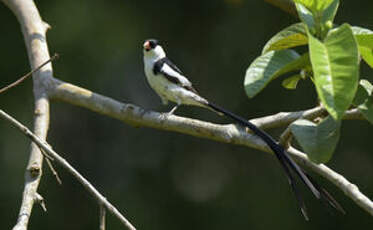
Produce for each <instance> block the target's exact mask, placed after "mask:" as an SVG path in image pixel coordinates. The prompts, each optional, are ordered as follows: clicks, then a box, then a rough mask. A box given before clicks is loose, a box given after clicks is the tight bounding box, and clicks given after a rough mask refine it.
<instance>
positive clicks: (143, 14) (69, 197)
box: [0, 0, 373, 230]
mask: <svg viewBox="0 0 373 230" xmlns="http://www.w3.org/2000/svg"><path fill="white" fill-rule="evenodd" d="M36 4H37V6H38V8H39V11H40V14H41V16H42V18H43V19H44V20H45V21H46V22H48V23H49V24H50V25H51V27H52V29H51V30H50V31H49V32H48V33H47V39H48V45H49V48H50V52H51V53H54V52H58V53H59V54H61V58H60V59H59V60H58V61H56V62H55V63H54V64H53V66H54V71H55V76H56V77H58V78H60V79H62V80H64V81H67V82H70V83H73V84H76V85H78V86H82V87H84V88H87V89H90V90H92V91H94V92H97V93H100V94H103V95H106V96H109V97H112V98H114V99H116V100H119V101H122V102H128V103H133V104H136V105H139V106H142V107H144V108H147V109H153V110H156V111H169V109H170V108H171V106H169V107H165V106H162V105H161V103H160V99H159V98H158V96H157V95H156V94H155V93H154V92H153V91H152V90H151V89H150V87H149V86H148V85H147V83H146V80H145V76H144V73H143V63H142V43H143V41H144V40H145V39H147V38H157V39H159V40H160V41H161V42H162V45H163V46H164V48H165V49H166V52H167V54H168V56H169V57H170V58H171V59H172V60H173V61H174V62H175V63H177V65H178V66H179V67H180V68H181V69H182V70H183V71H184V72H185V73H186V74H187V76H188V77H189V79H190V80H191V81H192V82H193V83H194V86H195V88H197V89H198V90H199V92H200V93H201V94H202V95H204V96H205V97H206V98H209V99H210V100H212V101H215V102H216V103H218V104H221V105H223V106H224V107H226V108H228V109H230V110H232V111H234V112H237V113H238V114H240V115H242V116H244V117H247V118H254V117H260V116H264V115H270V114H274V113H277V112H280V111H295V110H303V109H308V108H311V107H313V106H315V104H316V102H317V98H316V93H315V90H314V89H313V86H312V84H311V83H310V82H309V81H302V82H300V83H299V85H298V89H297V90H295V91H289V90H286V89H284V88H282V87H281V80H282V79H283V78H281V79H277V80H276V81H274V82H272V83H271V84H270V85H269V86H268V87H267V88H266V89H265V90H264V91H263V92H261V93H260V94H259V95H258V96H256V97H255V98H254V99H251V100H249V99H248V98H247V97H246V95H245V93H244V90H243V81H244V74H245V71H246V68H247V67H248V66H249V64H250V63H251V62H252V61H253V60H254V58H255V57H257V56H258V55H259V54H260V53H261V49H262V47H263V46H264V44H265V43H266V41H267V40H268V39H269V38H270V37H271V36H273V35H274V34H275V33H276V32H278V31H280V30H281V29H283V28H285V27H286V26H288V25H290V24H292V23H295V22H297V21H298V20H297V19H296V18H295V17H293V16H292V15H289V14H287V13H286V12H284V11H281V10H280V9H279V8H276V7H274V6H272V5H270V4H268V3H267V2H265V1H259V0H258V1H254V0H251V1H250V0H246V1H245V0H215V1H187V0H183V1H174V0H164V1H149V0H147V1H145V0H144V1H136V0H127V1H119V0H117V1H114V0H112V1H97V0H80V1H74V0H65V1H47V0H40V1H36ZM372 9H373V2H372V1H369V0H364V1H343V0H342V1H341V5H340V8H339V12H338V14H337V17H336V20H335V22H336V23H343V22H348V23H350V24H351V25H359V26H362V27H367V28H369V29H373V14H372ZM0 22H1V23H0V28H1V33H0V51H1V52H0V71H1V86H5V85H7V84H8V83H10V82H12V81H14V80H15V79H17V78H18V77H20V76H21V75H23V74H24V73H26V72H28V71H29V70H30V68H29V63H28V59H27V53H26V49H25V45H24V42H23V35H22V34H21V31H20V27H19V24H18V22H17V20H16V18H15V16H14V15H13V14H12V12H11V11H10V10H9V9H8V8H6V6H5V5H4V4H2V3H0ZM361 76H362V77H364V78H367V79H368V80H370V79H369V78H371V77H372V76H373V71H372V70H371V69H369V68H368V67H367V65H366V64H365V63H363V64H362V65H361ZM0 104H1V109H4V110H5V111H6V112H8V113H10V114H11V115H13V116H14V117H16V118H17V119H18V120H19V121H21V122H23V123H24V124H26V125H27V126H28V127H32V119H33V94H32V81H31V80H28V81H27V82H24V83H23V84H22V85H20V86H18V87H17V88H14V89H12V90H10V91H8V92H6V93H5V94H2V95H0ZM177 114H178V115H181V116H186V117H193V118H197V119H202V120H207V121H212V122H218V123H229V122H231V121H230V120H227V119H224V118H220V117H218V116H216V115H215V114H214V113H211V112H210V111H208V110H203V109H200V108H196V107H182V108H180V110H178V111H177ZM0 130H1V132H0V137H1V139H0V168H1V171H2V173H1V174H0V181H1V184H2V189H1V190H0V197H1V202H0V228H1V229H10V228H11V227H12V226H13V225H14V224H15V222H16V219H17V215H18V211H19V207H20V203H21V195H22V191H23V185H24V169H25V166H26V163H27V160H28V154H29V145H30V142H29V141H28V140H27V139H26V138H25V137H24V136H23V135H21V134H20V133H19V132H18V131H16V130H15V129H13V128H11V127H10V125H9V124H7V123H6V122H4V121H1V122H0ZM372 130H373V129H372V126H371V125H370V124H369V123H368V122H366V121H344V122H343V129H342V134H341V139H340V142H339V144H338V147H337V149H336V152H335V155H334V158H333V159H332V160H331V161H330V162H329V163H328V166H330V167H331V168H332V169H334V170H335V171H337V172H338V173H341V174H343V175H344V176H345V177H346V178H347V179H348V180H349V181H351V182H352V183H354V184H356V185H357V186H358V187H359V188H360V189H361V191H362V192H363V193H364V194H365V195H367V196H368V197H370V198H371V199H372V198H373V180H372V176H373V154H372V143H371V140H372V139H371V138H372V135H371V133H372ZM280 131H281V130H275V131H274V132H272V134H273V135H276V138H277V137H278V134H280ZM48 142H49V143H51V144H52V145H53V148H54V149H55V150H56V151H57V152H58V153H60V154H62V155H63V157H65V158H66V159H67V160H68V161H69V162H70V163H71V164H72V165H73V166H75V167H76V168H77V169H78V170H79V171H80V172H81V173H82V174H83V175H84V176H86V178H87V179H88V180H90V181H91V182H92V183H93V184H94V185H95V186H96V187H97V188H98V189H99V191H101V192H102V193H103V194H104V195H105V196H106V197H107V198H108V199H109V200H110V201H111V202H113V203H114V204H115V205H116V206H117V207H118V209H119V210H120V211H122V212H123V213H124V214H125V216H126V217H127V218H128V219H129V220H130V221H131V222H132V223H133V224H134V225H135V226H136V227H137V228H138V229H149V230H150V229H152V230H154V229H162V230H166V229H180V230H186V229H217V230H219V229H253V230H254V229H255V230H256V229H273V228H278V227H281V228H283V229H339V230H342V229H352V228H356V227H360V228H359V229H363V228H368V227H372V226H373V218H372V216H370V215H368V214H367V213H366V212H365V211H363V210H362V209H361V208H360V207H358V206H357V205H356V204H355V203H354V202H352V201H351V200H350V198H348V197H346V196H345V195H344V194H343V192H341V191H340V190H338V189H336V187H335V186H334V185H332V184H331V183H330V182H328V181H326V180H325V179H323V178H321V177H319V176H317V175H315V177H316V179H318V181H320V183H321V184H322V185H324V186H325V187H326V188H327V189H329V190H330V192H331V193H332V194H333V195H334V196H335V197H336V199H337V200H338V201H339V202H340V203H341V204H342V206H343V207H344V208H345V209H346V211H347V215H345V216H341V215H339V214H336V215H334V214H330V212H329V211H328V210H327V209H325V208H324V206H323V205H322V204H321V203H319V202H318V201H317V200H316V199H314V198H313V197H312V195H311V194H310V193H309V192H308V191H306V190H305V189H303V190H304V196H305V201H306V204H307V206H308V210H309V215H310V218H311V221H310V222H305V221H304V219H303V217H302V216H301V214H300V212H299V210H298V207H297V204H296V202H295V198H294V197H293V194H292V192H291V190H290V188H289V186H288V183H287V180H286V178H285V176H284V173H283V172H282V169H281V168H280V166H279V164H278V162H277V161H276V159H275V158H274V157H273V156H272V155H271V154H267V153H263V152H259V151H256V150H253V149H248V148H245V147H240V146H233V145H228V144H223V143H217V142H213V141H209V140H205V139H199V138H195V137H190V136H187V135H182V134H177V133H171V132H166V131H159V130H154V129H149V128H135V127H131V126H128V125H126V124H124V123H121V122H119V121H117V120H114V119H111V118H108V117H105V116H101V115H99V114H96V113H93V112H91V111H88V110H86V109H82V108H79V107H75V106H72V105H69V104H65V103H61V102H52V104H51V126H50V132H49V137H48ZM55 166H56V168H57V171H58V172H59V174H60V176H61V178H62V180H63V184H62V186H59V185H58V184H57V182H56V180H55V178H54V177H53V175H52V174H51V172H50V170H49V169H48V168H46V167H44V176H43V178H42V181H41V184H40V188H39V192H40V194H42V195H43V196H44V198H45V200H46V204H47V208H48V212H47V213H44V212H43V211H42V209H41V208H40V206H38V205H36V206H35V207H34V209H33V212H32V217H31V221H30V228H29V229H38V230H42V229H50V228H51V227H53V229H55V230H58V229H98V213H99V207H98V206H97V204H96V202H95V200H94V199H93V198H92V197H91V196H90V195H89V194H88V193H87V192H86V191H85V190H84V189H83V188H82V186H81V185H80V184H78V183H77V182H76V181H75V179H74V178H72V177H71V176H70V175H69V174H68V173H66V172H65V170H63V169H62V168H60V167H59V166H58V165H55ZM311 174H313V173H311ZM313 175H314V174H313ZM107 225H108V226H107V227H108V229H123V227H122V226H121V224H120V223H119V221H118V220H116V219H115V218H114V217H113V216H111V215H108V220H107Z"/></svg>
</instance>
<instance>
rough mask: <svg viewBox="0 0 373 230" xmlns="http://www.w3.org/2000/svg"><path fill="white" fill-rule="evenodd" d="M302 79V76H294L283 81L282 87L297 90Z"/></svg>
mask: <svg viewBox="0 0 373 230" xmlns="http://www.w3.org/2000/svg"><path fill="white" fill-rule="evenodd" d="M300 79H302V76H301V75H300V74H296V75H293V76H291V77H288V78H286V79H284V80H283V81H282V86H283V87H284V88H286V89H296V88H297V84H298V82H299V80H300Z"/></svg>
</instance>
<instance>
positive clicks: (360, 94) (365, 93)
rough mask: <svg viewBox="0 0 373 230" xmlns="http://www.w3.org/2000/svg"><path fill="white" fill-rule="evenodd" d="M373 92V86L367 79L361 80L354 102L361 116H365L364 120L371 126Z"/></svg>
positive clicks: (372, 121) (372, 119)
mask: <svg viewBox="0 0 373 230" xmlns="http://www.w3.org/2000/svg"><path fill="white" fill-rule="evenodd" d="M372 92H373V85H372V84H371V83H370V82H369V81H367V80H365V79H362V80H360V82H359V87H358V91H357V93H356V96H355V99H354V102H353V104H354V105H355V106H357V108H358V110H359V111H360V112H361V114H363V116H364V118H365V119H366V120H367V121H369V122H370V123H371V124H373V102H372Z"/></svg>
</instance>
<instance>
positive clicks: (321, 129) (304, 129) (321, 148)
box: [290, 116, 341, 163]
mask: <svg viewBox="0 0 373 230" xmlns="http://www.w3.org/2000/svg"><path fill="white" fill-rule="evenodd" d="M340 124H341V122H339V121H335V120H333V119H332V118H331V117H330V116H328V117H327V118H325V119H324V120H322V121H321V122H320V123H319V124H315V123H313V122H311V121H309V120H304V119H300V120H297V121H295V122H293V123H292V124H291V125H290V130H291V132H292V133H293V135H294V136H295V139H296V140H297V142H298V143H299V145H300V146H301V147H302V148H303V150H304V151H305V152H306V153H307V155H308V157H309V158H310V159H311V160H312V161H314V162H316V163H326V162H328V161H329V160H330V159H331V157H332V156H333V152H334V150H335V148H336V146H337V144H338V140H339V136H340Z"/></svg>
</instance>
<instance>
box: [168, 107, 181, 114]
mask: <svg viewBox="0 0 373 230" xmlns="http://www.w3.org/2000/svg"><path fill="white" fill-rule="evenodd" d="M178 107H179V105H176V106H175V107H173V108H172V109H171V111H170V112H168V113H167V115H172V114H174V112H175V111H176V109H177V108H178Z"/></svg>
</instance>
